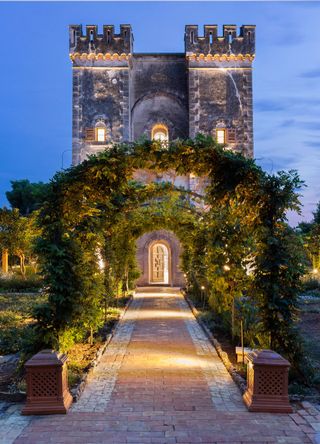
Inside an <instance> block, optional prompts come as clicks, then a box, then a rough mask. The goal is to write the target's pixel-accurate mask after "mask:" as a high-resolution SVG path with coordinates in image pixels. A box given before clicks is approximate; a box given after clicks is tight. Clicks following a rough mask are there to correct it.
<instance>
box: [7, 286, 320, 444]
mask: <svg viewBox="0 0 320 444" xmlns="http://www.w3.org/2000/svg"><path fill="white" fill-rule="evenodd" d="M314 408H315V407H314V406H313V405H312V404H310V405H309V404H308V405H307V406H306V410H301V411H300V413H299V411H298V412H297V413H296V414H294V415H291V416H290V415H286V414H280V415H276V414H268V413H266V414H263V413H249V412H248V411H247V410H246V408H245V406H244V404H243V403H242V399H241V395H240V392H239V390H238V387H237V386H236V385H235V384H234V382H233V380H232V378H231V376H230V375H229V373H228V372H227V370H226V368H225V367H224V365H223V363H222V362H221V360H220V358H219V357H218V355H217V353H216V350H215V349H214V347H213V346H212V345H211V343H210V342H209V340H208V339H207V337H206V336H205V334H204V333H203V331H202V329H201V328H200V326H199V325H198V323H197V321H196V320H195V318H194V316H193V314H192V313H191V311H190V309H189V307H188V305H187V304H186V302H185V300H184V298H183V297H182V296H181V294H179V293H177V294H172V293H165V292H161V293H159V294H154V293H153V294H151V293H150V294H148V293H141V294H139V293H138V294H137V295H136V296H135V299H134V301H133V303H132V304H131V306H130V307H129V309H128V310H127V312H126V313H125V315H124V317H123V318H122V320H121V321H120V323H119V325H118V327H117V330H116V332H115V335H114V337H113V339H112V341H111V342H110V344H109V345H108V347H107V349H106V351H105V353H104V355H103V356H102V358H101V361H100V363H99V364H98V365H97V367H96V368H95V369H94V371H93V373H92V374H91V375H90V378H89V380H88V384H87V386H86V388H85V390H84V392H83V394H82V397H81V398H80V400H79V402H78V403H76V404H74V405H73V406H72V408H71V410H70V412H69V413H68V414H67V415H56V416H48V417H35V418H32V420H31V423H30V424H29V425H27V427H25V425H26V424H28V423H24V425H23V426H22V423H21V427H22V428H21V429H20V430H18V433H17V434H16V435H15V436H13V435H12V437H10V428H11V427H14V424H15V422H16V421H17V417H19V415H18V413H17V412H13V413H11V414H8V417H7V418H6V419H5V420H4V422H3V424H7V425H6V427H7V438H4V439H8V437H9V439H10V441H8V440H7V441H3V442H2V444H11V443H12V442H13V441H14V439H15V437H17V436H18V435H19V436H18V438H17V439H16V440H15V444H29V443H30V444H31V443H32V444H41V443H42V442H43V443H46V444H50V443H56V444H59V443H61V444H62V443H73V444H75V443H77V444H78V443H79V444H81V443H85V444H96V443H99V444H104V443H106V444H107V443H108V444H122V443H126V444H127V443H138V444H143V443H149V444H173V443H174V444H177V443H189V444H196V443H207V444H209V443H210V444H213V443H215V444H218V443H221V444H222V443H224V444H226V443H228V444H268V443H270V444H281V443H282V444H303V443H312V442H316V441H315V437H316V434H317V432H316V429H317V426H314V424H317V423H318V422H317V415H312V414H310V412H309V411H312V412H313V411H314V410H313V409H314ZM12 410H14V409H12ZM305 412H307V413H308V412H309V413H308V414H307V415H304V414H305ZM318 412H319V411H318ZM302 413H303V414H302ZM10 416H11V417H12V416H13V420H12V421H11V422H10V419H9V417H10ZM20 418H21V417H20ZM306 418H307V419H306ZM308 418H309V419H310V420H309V421H308ZM29 420H30V419H29V418H28V421H29ZM311 420H312V421H313V422H312V421H311ZM23 421H24V419H23V420H22V422H23ZM1 424H2V423H1V417H0V433H2V429H3V426H2V425H1ZM9 426H10V428H9ZM24 427H25V428H24ZM312 430H313V431H314V433H311V431H312ZM0 436H1V435H0ZM4 436H5V435H4ZM0 443H1V441H0Z"/></svg>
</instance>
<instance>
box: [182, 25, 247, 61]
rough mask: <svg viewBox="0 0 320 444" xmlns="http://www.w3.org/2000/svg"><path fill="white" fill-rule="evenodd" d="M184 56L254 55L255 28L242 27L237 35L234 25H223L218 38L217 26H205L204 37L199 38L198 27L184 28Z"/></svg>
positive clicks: (188, 26)
mask: <svg viewBox="0 0 320 444" xmlns="http://www.w3.org/2000/svg"><path fill="white" fill-rule="evenodd" d="M184 41H185V52H186V55H191V54H195V55H199V54H203V55H205V56H206V55H212V56H214V55H250V56H254V54H255V26H254V25H243V26H241V27H240V33H239V35H237V26H236V25H224V26H223V35H222V36H218V26H217V25H205V26H204V35H203V37H199V34H198V25H186V27H185V35H184Z"/></svg>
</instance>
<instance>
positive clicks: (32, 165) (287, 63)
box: [0, 1, 320, 223]
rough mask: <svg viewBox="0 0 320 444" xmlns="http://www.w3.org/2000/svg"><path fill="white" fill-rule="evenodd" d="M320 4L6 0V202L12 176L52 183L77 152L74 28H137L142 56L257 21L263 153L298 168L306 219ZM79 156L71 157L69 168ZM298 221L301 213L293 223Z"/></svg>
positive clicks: (0, 139) (0, 137)
mask: <svg viewBox="0 0 320 444" xmlns="http://www.w3.org/2000/svg"><path fill="white" fill-rule="evenodd" d="M319 19H320V3H315V2H261V1H260V2H239V1H238V2H203V3H201V2H128V3H125V2H118V3H117V2H57V3H49V2H47V3H46V2H43V3H42V2H35V3H27V2H22V3H18V2H17V3H15V2H10V3H9V2H8V3H0V29H1V31H2V44H1V69H0V143H1V163H0V205H7V201H6V198H5V191H7V190H8V189H10V180H14V179H23V178H28V179H29V180H30V181H40V180H41V181H48V180H49V179H50V177H52V175H53V174H54V173H55V171H57V170H58V169H60V168H61V162H62V153H63V151H65V150H70V149H71V63H70V61H69V57H68V25H69V24H78V23H79V24H83V25H85V24H98V25H102V24H114V25H115V26H116V32H118V26H119V24H120V23H130V24H131V25H132V27H133V32H134V37H135V42H134V50H135V52H182V51H183V49H184V48H183V34H184V26H185V24H199V26H200V33H201V32H202V31H201V30H202V26H203V24H206V23H207V24H212V23H213V24H218V25H220V32H221V27H222V25H223V24H237V25H239V26H240V25H242V24H255V25H257V44H256V60H255V62H254V128H255V157H256V158H257V159H258V163H259V164H261V165H262V166H263V167H264V168H265V169H266V170H267V171H268V172H275V171H277V170H279V169H286V170H287V169H297V170H298V171H299V173H300V175H301V178H302V179H303V180H305V182H306V184H307V185H308V187H307V188H306V189H304V191H303V194H304V196H303V199H302V201H303V204H304V207H303V213H304V214H303V217H304V219H305V220H310V219H311V217H312V211H313V210H314V209H315V205H316V203H317V202H318V201H319V200H320V182H319V173H320V155H319V154H320V138H319V136H320V52H319V44H320V34H319V23H320V20H319ZM70 160H71V153H70V151H66V152H65V153H64V167H66V166H68V165H69V164H70ZM297 220H298V218H297V217H296V216H291V222H292V223H295V222H296V221H297Z"/></svg>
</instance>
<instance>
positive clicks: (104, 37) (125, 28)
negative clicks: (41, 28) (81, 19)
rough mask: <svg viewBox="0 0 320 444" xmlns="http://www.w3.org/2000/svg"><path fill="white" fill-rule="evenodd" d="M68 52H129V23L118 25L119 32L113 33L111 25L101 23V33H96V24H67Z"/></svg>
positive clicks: (130, 48)
mask: <svg viewBox="0 0 320 444" xmlns="http://www.w3.org/2000/svg"><path fill="white" fill-rule="evenodd" d="M69 48H70V54H74V53H79V54H107V53H108V54H131V53H132V49H133V34H132V30H131V26H130V25H120V33H119V34H115V33H114V26H113V25H103V34H98V27H97V26H96V25H87V26H86V33H85V34H84V33H83V30H82V25H70V26H69Z"/></svg>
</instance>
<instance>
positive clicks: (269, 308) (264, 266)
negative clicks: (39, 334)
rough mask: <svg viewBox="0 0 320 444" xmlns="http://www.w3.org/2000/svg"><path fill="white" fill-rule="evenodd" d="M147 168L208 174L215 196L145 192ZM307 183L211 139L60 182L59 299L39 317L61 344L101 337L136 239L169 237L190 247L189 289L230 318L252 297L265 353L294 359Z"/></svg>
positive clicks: (46, 218) (52, 237) (119, 149)
mask: <svg viewBox="0 0 320 444" xmlns="http://www.w3.org/2000/svg"><path fill="white" fill-rule="evenodd" d="M138 169H149V170H153V171H156V172H165V171H168V170H172V171H175V172H176V173H177V174H179V175H187V174H191V173H192V175H194V176H196V177H202V178H203V177H205V182H206V187H205V192H204V193H203V194H200V195H199V194H197V193H194V192H192V191H188V190H185V189H181V188H177V187H175V186H174V185H173V184H172V183H147V184H142V183H137V182H136V181H134V180H133V177H134V172H135V171H136V170H138ZM300 186H301V183H300V181H299V178H298V177H297V175H296V174H295V173H294V172H291V173H283V172H282V173H279V174H278V175H272V176H270V175H268V174H266V173H265V172H263V171H262V170H261V168H259V167H258V166H257V165H256V164H255V162H254V161H253V160H251V159H246V158H244V157H243V156H241V155H240V154H236V153H233V152H230V151H227V150H224V149H223V148H222V147H221V146H219V145H217V144H216V142H215V141H214V140H213V139H211V138H209V137H204V136H199V137H197V138H196V139H195V140H187V141H175V142H172V143H171V144H170V146H168V147H166V148H163V147H162V146H161V143H158V142H152V141H144V142H141V143H133V144H122V145H114V146H113V147H112V148H111V149H109V150H107V151H105V152H102V153H100V154H98V155H97V156H92V157H90V158H89V159H88V160H86V161H84V162H83V163H82V164H80V165H78V166H76V167H73V168H71V169H69V170H67V171H65V172H60V173H58V174H56V176H55V177H54V178H53V180H52V182H51V185H50V190H49V193H48V199H47V202H46V203H45V205H44V207H43V209H42V211H41V214H40V216H39V222H40V224H41V226H42V228H43V236H42V238H41V239H40V241H39V244H38V253H39V254H40V255H41V257H42V270H43V273H44V277H45V280H46V283H47V291H48V294H49V302H48V304H46V305H45V306H42V307H38V310H37V318H38V321H39V326H40V327H45V328H44V329H43V332H45V336H44V337H45V340H46V341H47V342H48V343H51V344H52V343H55V342H56V341H57V340H59V337H61V335H63V334H64V332H66V331H68V330H70V329H71V328H74V327H75V326H77V325H79V324H82V325H87V326H90V327H91V328H92V327H93V326H94V325H95V320H96V316H97V307H98V306H99V304H100V303H101V299H102V298H103V297H105V295H106V294H107V293H108V292H109V293H110V292H112V291H113V290H114V287H113V285H114V280H116V277H118V278H119V277H121V275H122V274H123V275H124V274H126V275H127V277H128V273H129V272H130V271H131V272H132V271H133V270H134V245H135V239H136V238H137V237H139V236H140V235H141V234H143V233H144V232H146V231H150V230H154V229H157V228H169V229H171V230H172V231H174V232H175V233H176V234H177V235H178V237H179V238H180V240H181V241H182V244H183V248H184V258H183V267H184V272H185V273H186V275H187V281H188V286H189V287H192V286H195V285H196V284H197V285H199V283H200V282H203V283H204V284H205V285H206V288H207V294H208V298H209V301H211V304H212V306H216V307H217V308H219V307H220V308H221V307H223V306H225V308H226V309H228V310H229V311H230V310H231V309H232V307H233V305H234V301H235V300H236V299H237V298H240V297H243V296H246V297H249V298H252V300H254V301H255V304H256V306H257V309H258V311H259V315H260V319H261V331H262V334H263V335H264V341H265V345H266V346H270V347H272V348H274V349H276V350H279V351H281V352H285V353H286V355H287V356H289V358H290V354H292V353H296V352H297V346H296V343H295V341H296V335H295V331H294V318H295V313H296V308H297V301H296V298H297V291H298V289H299V277H300V274H301V273H302V267H301V266H300V262H299V255H298V254H297V252H296V250H295V249H293V250H292V248H291V247H292V243H290V229H289V228H288V226H287V225H286V223H285V221H286V217H285V214H286V211H287V210H288V209H293V210H298V209H299V201H298V195H297V194H296V191H295V190H296V189H297V188H299V187H300ZM120 256H121V258H122V259H121V260H119V258H120ZM114 259H116V260H114ZM99 261H100V264H101V263H102V262H103V264H104V273H101V270H100V269H99ZM115 263H116V265H117V270H115V268H116V267H115ZM131 277H134V272H133V273H132V276H131ZM129 280H130V279H127V281H128V282H129Z"/></svg>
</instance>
